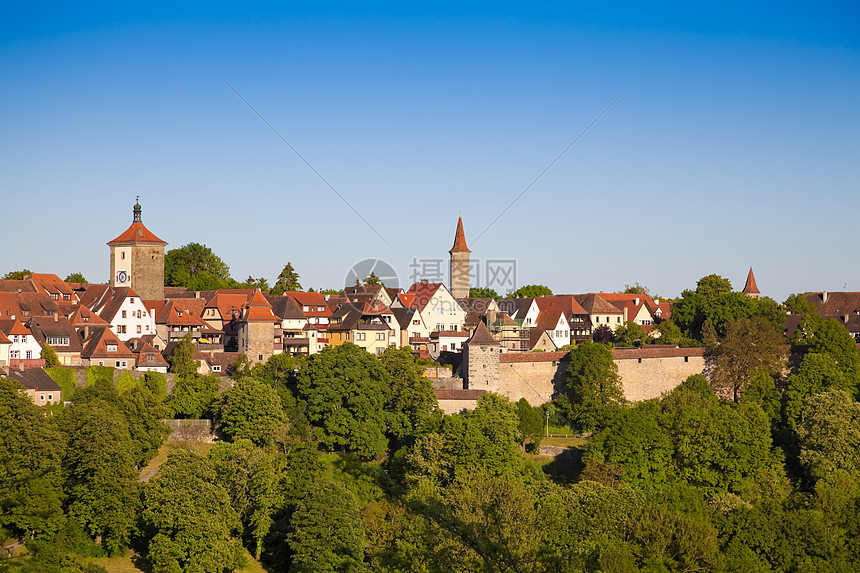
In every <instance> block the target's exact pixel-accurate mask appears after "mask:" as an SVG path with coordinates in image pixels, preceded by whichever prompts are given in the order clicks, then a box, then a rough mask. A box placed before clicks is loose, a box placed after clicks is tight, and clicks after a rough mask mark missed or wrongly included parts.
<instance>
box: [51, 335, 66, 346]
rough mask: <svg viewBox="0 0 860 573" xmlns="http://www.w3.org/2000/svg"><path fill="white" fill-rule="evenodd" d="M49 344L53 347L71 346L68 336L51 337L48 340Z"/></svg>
mask: <svg viewBox="0 0 860 573" xmlns="http://www.w3.org/2000/svg"><path fill="white" fill-rule="evenodd" d="M47 342H48V344H50V345H51V346H68V345H69V337H68V336H49V337H48V338H47Z"/></svg>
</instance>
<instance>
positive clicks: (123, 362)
mask: <svg viewBox="0 0 860 573" xmlns="http://www.w3.org/2000/svg"><path fill="white" fill-rule="evenodd" d="M127 365H128V362H126V361H125V360H123V361H122V367H123V368H125V367H126V366H127Z"/></svg>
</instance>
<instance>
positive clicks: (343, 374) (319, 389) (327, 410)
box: [297, 343, 392, 459]
mask: <svg viewBox="0 0 860 573" xmlns="http://www.w3.org/2000/svg"><path fill="white" fill-rule="evenodd" d="M391 383H392V381H391V377H390V376H389V374H388V372H386V371H385V368H384V367H383V366H382V364H381V363H380V361H379V360H377V359H376V358H375V357H374V356H372V355H371V354H368V353H367V352H366V351H365V350H364V349H362V348H359V347H358V346H356V345H354V344H352V343H345V344H343V345H342V346H331V347H328V348H326V349H324V350H323V351H322V352H320V353H318V354H313V355H311V356H309V357H308V358H307V361H306V362H305V366H304V368H302V369H301V371H300V372H299V375H298V385H297V391H298V396H299V397H300V398H301V400H303V401H304V402H305V403H306V404H307V417H308V419H309V420H310V421H311V422H312V423H313V424H314V425H316V426H317V428H316V430H315V434H316V436H317V437H318V438H319V439H320V441H321V442H322V443H323V444H324V445H325V446H326V447H327V448H329V449H338V448H345V449H347V450H348V451H353V452H355V453H357V454H358V455H359V456H361V457H362V458H365V459H370V458H374V457H376V456H378V455H380V454H382V453H383V452H384V451H385V449H386V447H387V446H388V441H387V440H386V438H385V432H386V430H387V418H388V416H387V414H386V413H385V411H384V405H385V403H386V402H387V401H388V398H389V395H390V392H391Z"/></svg>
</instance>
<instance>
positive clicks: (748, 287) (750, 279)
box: [743, 267, 761, 294]
mask: <svg viewBox="0 0 860 573" xmlns="http://www.w3.org/2000/svg"><path fill="white" fill-rule="evenodd" d="M743 293H744V294H761V291H759V290H758V286H757V285H756V284H755V275H754V274H753V272H752V267H750V272H749V274H748V275H747V282H746V284H745V285H744V290H743Z"/></svg>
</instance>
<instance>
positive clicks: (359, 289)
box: [343, 286, 392, 306]
mask: <svg viewBox="0 0 860 573" xmlns="http://www.w3.org/2000/svg"><path fill="white" fill-rule="evenodd" d="M343 296H345V297H346V298H348V299H349V301H350V302H354V303H358V302H373V301H377V300H378V301H379V302H381V303H382V304H384V305H385V306H390V305H391V302H392V298H391V296H390V295H389V294H388V289H386V288H385V287H384V286H351V287H346V288H344V289H343Z"/></svg>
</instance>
